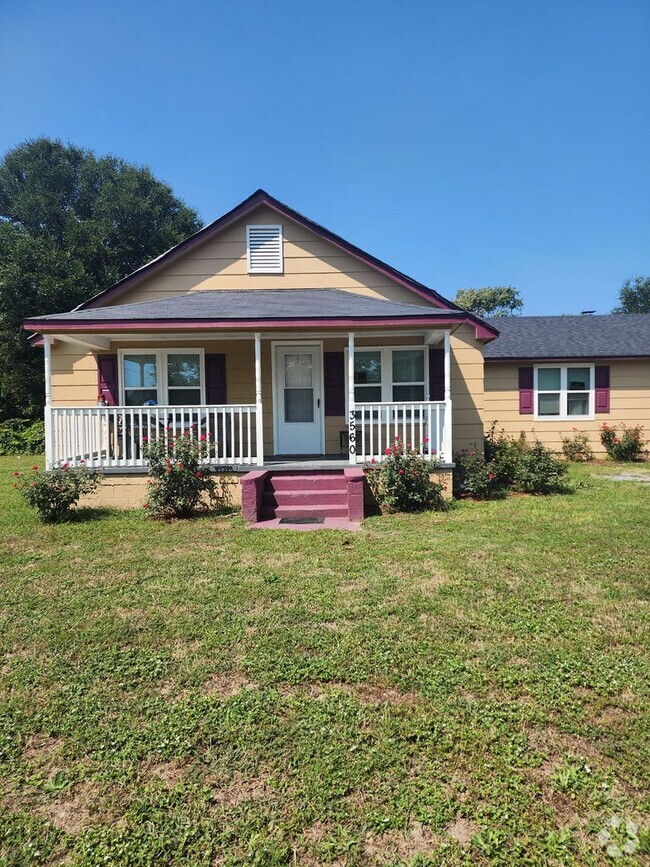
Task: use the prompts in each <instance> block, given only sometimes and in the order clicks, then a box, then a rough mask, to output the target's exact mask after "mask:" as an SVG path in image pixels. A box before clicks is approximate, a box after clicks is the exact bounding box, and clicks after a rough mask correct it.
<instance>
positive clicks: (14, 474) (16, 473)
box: [12, 467, 33, 476]
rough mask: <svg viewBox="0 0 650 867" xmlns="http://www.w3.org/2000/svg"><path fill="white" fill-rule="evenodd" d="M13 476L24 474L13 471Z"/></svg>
mask: <svg viewBox="0 0 650 867" xmlns="http://www.w3.org/2000/svg"><path fill="white" fill-rule="evenodd" d="M32 469H33V467H32ZM12 476H22V473H19V472H15V473H12Z"/></svg>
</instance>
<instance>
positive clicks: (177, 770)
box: [149, 762, 186, 789]
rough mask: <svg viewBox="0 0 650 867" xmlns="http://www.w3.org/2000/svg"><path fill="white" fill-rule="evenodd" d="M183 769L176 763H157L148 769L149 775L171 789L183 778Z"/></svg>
mask: <svg viewBox="0 0 650 867" xmlns="http://www.w3.org/2000/svg"><path fill="white" fill-rule="evenodd" d="M185 770H186V769H185V768H184V767H183V765H180V764H179V763H178V762H159V763H158V764H156V765H152V766H151V767H150V768H149V774H150V775H151V776H152V777H156V778H157V779H159V780H161V781H162V782H163V783H164V784H165V785H166V786H169V788H170V789H171V788H172V787H173V786H175V785H176V784H177V783H179V782H180V781H181V780H182V779H183V777H184V776H185Z"/></svg>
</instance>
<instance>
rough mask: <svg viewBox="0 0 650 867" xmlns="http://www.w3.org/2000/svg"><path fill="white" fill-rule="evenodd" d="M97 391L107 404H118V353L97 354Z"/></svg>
mask: <svg viewBox="0 0 650 867" xmlns="http://www.w3.org/2000/svg"><path fill="white" fill-rule="evenodd" d="M97 391H98V392H99V396H101V397H103V398H104V400H105V402H106V405H107V406H117V404H118V402H119V401H118V390H117V355H98V356H97Z"/></svg>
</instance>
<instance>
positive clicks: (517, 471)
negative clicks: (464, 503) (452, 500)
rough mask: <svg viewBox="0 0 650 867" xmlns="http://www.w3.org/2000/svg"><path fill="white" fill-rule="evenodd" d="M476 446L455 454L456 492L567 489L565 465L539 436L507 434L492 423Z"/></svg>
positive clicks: (484, 494)
mask: <svg viewBox="0 0 650 867" xmlns="http://www.w3.org/2000/svg"><path fill="white" fill-rule="evenodd" d="M483 445H484V452H481V451H480V450H479V449H478V447H477V448H476V449H472V450H470V451H468V450H467V449H463V451H462V452H459V453H457V454H456V455H454V462H455V464H456V469H455V471H454V491H455V493H456V494H457V495H458V496H463V495H464V496H470V497H475V498H476V499H479V500H484V499H489V498H490V497H496V496H503V495H504V494H505V492H506V491H507V490H512V491H520V492H522V493H527V494H550V493H553V492H558V493H559V492H562V491H565V490H567V486H566V483H565V481H564V477H565V476H566V473H567V466H566V464H565V463H563V462H562V461H561V460H559V459H558V458H557V457H556V456H555V455H554V453H553V452H552V451H551V450H550V449H548V448H546V446H544V445H543V444H542V443H541V442H539V440H535V441H534V442H533V443H532V444H531V443H529V442H528V441H527V439H526V436H525V434H524V433H521V434H520V435H519V437H517V438H514V437H508V436H506V435H505V433H504V432H503V431H501V432H500V433H499V434H497V432H496V423H494V424H492V426H491V427H490V430H489V431H488V433H487V434H486V437H485V441H484V444H483Z"/></svg>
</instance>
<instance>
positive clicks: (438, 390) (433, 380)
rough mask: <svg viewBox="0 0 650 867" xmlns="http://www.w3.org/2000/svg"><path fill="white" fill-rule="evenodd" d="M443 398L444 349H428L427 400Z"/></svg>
mask: <svg viewBox="0 0 650 867" xmlns="http://www.w3.org/2000/svg"><path fill="white" fill-rule="evenodd" d="M444 399H445V350H444V349H433V348H431V349H429V400H444Z"/></svg>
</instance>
